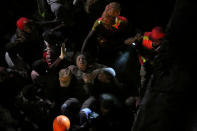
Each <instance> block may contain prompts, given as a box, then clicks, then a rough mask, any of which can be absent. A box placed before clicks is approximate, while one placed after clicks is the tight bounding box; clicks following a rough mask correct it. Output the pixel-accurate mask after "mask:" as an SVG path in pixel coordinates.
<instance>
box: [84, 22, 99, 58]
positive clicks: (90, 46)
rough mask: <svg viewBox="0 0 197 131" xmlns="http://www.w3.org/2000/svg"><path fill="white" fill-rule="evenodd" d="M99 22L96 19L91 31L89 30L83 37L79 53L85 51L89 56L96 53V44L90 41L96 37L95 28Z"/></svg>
mask: <svg viewBox="0 0 197 131" xmlns="http://www.w3.org/2000/svg"><path fill="white" fill-rule="evenodd" d="M99 24H100V22H99V21H98V20H97V21H96V22H95V23H94V25H93V27H92V29H91V31H90V32H89V34H88V35H87V37H86V38H85V40H84V42H83V45H82V48H81V53H85V52H86V53H87V54H89V55H90V56H95V55H96V54H95V53H96V50H97V49H96V44H95V42H92V41H94V40H95V39H94V38H95V37H96V31H97V28H98V26H99Z"/></svg>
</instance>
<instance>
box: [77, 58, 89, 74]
mask: <svg viewBox="0 0 197 131" xmlns="http://www.w3.org/2000/svg"><path fill="white" fill-rule="evenodd" d="M76 64H77V67H78V68H79V69H80V70H82V71H85V70H86V67H87V60H86V58H85V56H84V55H79V56H77V59H76Z"/></svg>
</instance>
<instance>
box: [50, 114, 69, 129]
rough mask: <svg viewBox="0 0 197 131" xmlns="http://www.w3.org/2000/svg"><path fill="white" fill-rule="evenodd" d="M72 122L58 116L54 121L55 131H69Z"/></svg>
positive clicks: (62, 116)
mask: <svg viewBox="0 0 197 131" xmlns="http://www.w3.org/2000/svg"><path fill="white" fill-rule="evenodd" d="M69 128H70V120H69V119H68V117H66V116H64V115H59V116H57V117H56V118H55V119H54V121H53V131H68V130H69Z"/></svg>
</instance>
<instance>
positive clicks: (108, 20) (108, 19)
mask: <svg viewBox="0 0 197 131" xmlns="http://www.w3.org/2000/svg"><path fill="white" fill-rule="evenodd" d="M119 15H120V11H118V10H115V9H113V8H112V9H109V10H108V11H107V12H106V16H105V17H104V23H105V24H113V23H114V22H115V20H116V17H118V16H119Z"/></svg>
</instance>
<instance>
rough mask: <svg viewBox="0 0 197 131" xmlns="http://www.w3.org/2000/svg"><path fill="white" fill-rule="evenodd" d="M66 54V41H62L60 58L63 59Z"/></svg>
mask: <svg viewBox="0 0 197 131" xmlns="http://www.w3.org/2000/svg"><path fill="white" fill-rule="evenodd" d="M65 56H66V48H65V43H62V46H61V54H60V56H59V58H60V59H61V60H62V59H64V58H65Z"/></svg>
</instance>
